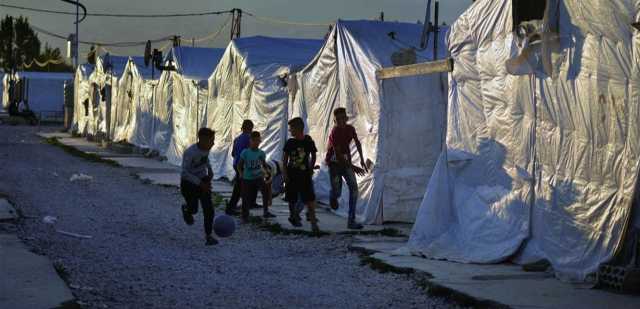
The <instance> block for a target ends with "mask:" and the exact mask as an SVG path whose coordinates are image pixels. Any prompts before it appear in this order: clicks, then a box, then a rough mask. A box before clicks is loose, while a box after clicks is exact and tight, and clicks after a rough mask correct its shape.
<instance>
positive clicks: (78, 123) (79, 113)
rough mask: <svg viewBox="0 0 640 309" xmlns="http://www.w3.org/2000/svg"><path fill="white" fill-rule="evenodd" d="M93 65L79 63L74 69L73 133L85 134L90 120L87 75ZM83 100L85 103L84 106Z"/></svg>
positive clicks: (89, 74) (89, 94)
mask: <svg viewBox="0 0 640 309" xmlns="http://www.w3.org/2000/svg"><path fill="white" fill-rule="evenodd" d="M94 68H95V67H94V66H93V65H92V64H88V63H85V64H81V65H80V66H78V69H76V73H75V77H74V79H73V88H74V91H73V106H74V108H73V125H72V126H71V131H72V132H74V133H78V134H82V135H86V134H88V130H89V125H88V124H89V123H90V122H91V116H92V113H91V107H90V104H88V103H89V100H90V98H91V82H90V81H89V76H91V73H93V70H94ZM85 102H86V103H87V104H86V106H85Z"/></svg>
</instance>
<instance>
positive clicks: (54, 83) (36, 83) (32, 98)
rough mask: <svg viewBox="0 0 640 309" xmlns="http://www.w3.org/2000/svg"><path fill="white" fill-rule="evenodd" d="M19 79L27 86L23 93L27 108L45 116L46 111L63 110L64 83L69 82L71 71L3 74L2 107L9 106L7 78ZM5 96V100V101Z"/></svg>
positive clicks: (57, 111) (71, 77) (56, 111)
mask: <svg viewBox="0 0 640 309" xmlns="http://www.w3.org/2000/svg"><path fill="white" fill-rule="evenodd" d="M10 79H13V80H18V79H21V80H23V81H25V82H26V86H28V88H27V90H26V91H25V93H24V96H25V99H27V100H28V104H29V108H30V109H31V110H32V111H33V112H35V113H36V115H37V116H39V117H41V116H46V114H47V113H58V114H61V113H62V112H63V111H64V83H65V82H71V80H72V79H73V74H71V73H50V72H27V71H20V72H17V73H15V74H13V75H10V74H5V77H4V79H3V88H4V89H5V91H6V92H7V93H6V94H5V93H3V107H4V108H7V107H8V106H9V101H8V99H9V96H8V91H9V87H8V83H9V80H10ZM5 97H6V101H5Z"/></svg>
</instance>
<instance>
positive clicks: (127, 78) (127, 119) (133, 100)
mask: <svg viewBox="0 0 640 309" xmlns="http://www.w3.org/2000/svg"><path fill="white" fill-rule="evenodd" d="M154 85H155V82H154V81H152V80H151V68H148V67H145V65H144V58H143V57H130V59H129V61H128V62H127V64H126V66H125V68H124V70H123V71H122V74H121V75H120V78H119V80H118V92H117V93H116V94H115V95H116V99H115V101H114V102H113V104H112V107H111V117H112V118H111V125H112V130H111V134H112V136H111V139H112V140H113V141H115V142H120V141H128V142H130V143H132V144H134V145H136V146H140V147H150V144H151V142H150V141H151V134H152V132H151V128H152V123H153V114H152V112H153V111H152V105H153V101H152V99H153V93H154Z"/></svg>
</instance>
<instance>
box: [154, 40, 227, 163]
mask: <svg viewBox="0 0 640 309" xmlns="http://www.w3.org/2000/svg"><path fill="white" fill-rule="evenodd" d="M223 51H224V50H223V49H220V48H199V47H185V46H178V47H174V48H172V49H171V51H170V52H169V54H168V55H167V58H166V59H167V61H166V62H167V63H169V61H170V62H171V63H172V64H173V65H174V66H175V67H176V71H164V72H163V73H162V75H161V76H160V79H159V81H158V86H157V87H156V91H155V92H156V94H155V100H154V103H153V104H154V109H153V119H154V120H153V124H152V125H153V132H152V135H153V140H152V143H153V145H152V148H154V149H156V150H158V151H159V152H160V154H161V155H163V156H166V157H167V159H168V161H169V162H170V163H172V164H175V165H180V164H181V160H182V153H183V152H184V150H185V149H186V148H187V147H188V146H189V145H191V144H192V143H194V142H195V141H196V133H197V130H198V128H199V127H200V125H201V124H202V123H203V120H202V119H203V117H204V110H205V106H206V104H207V83H206V80H207V78H208V77H209V76H210V75H211V73H212V72H213V71H214V70H215V68H216V65H217V64H218V62H219V61H220V57H221V56H222V53H223Z"/></svg>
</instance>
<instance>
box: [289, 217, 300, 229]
mask: <svg viewBox="0 0 640 309" xmlns="http://www.w3.org/2000/svg"><path fill="white" fill-rule="evenodd" d="M289 223H291V225H293V226H295V227H301V226H302V223H300V220H296V219H294V218H291V217H289Z"/></svg>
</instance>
